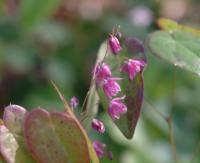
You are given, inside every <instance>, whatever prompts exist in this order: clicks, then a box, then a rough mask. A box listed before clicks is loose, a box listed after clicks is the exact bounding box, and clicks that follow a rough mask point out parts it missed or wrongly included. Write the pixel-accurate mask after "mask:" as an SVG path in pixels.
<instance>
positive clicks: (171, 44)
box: [148, 30, 200, 76]
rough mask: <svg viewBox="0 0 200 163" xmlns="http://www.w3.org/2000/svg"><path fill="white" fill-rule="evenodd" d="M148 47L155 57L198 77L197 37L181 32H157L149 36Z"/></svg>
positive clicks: (199, 52)
mask: <svg viewBox="0 0 200 163" xmlns="http://www.w3.org/2000/svg"><path fill="white" fill-rule="evenodd" d="M148 46H149V48H150V50H151V51H152V53H153V54H154V55H155V56H157V57H160V58H161V59H164V60H166V61H169V62H170V63H172V64H174V65H175V66H178V67H180V68H183V69H186V70H189V71H190V72H193V73H195V74H197V75H198V76H200V37H199V36H196V35H194V34H192V33H189V32H185V31H181V30H176V31H173V32H164V31H158V32H154V33H152V34H151V35H150V36H149V39H148Z"/></svg>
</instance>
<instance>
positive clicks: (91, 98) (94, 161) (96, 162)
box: [51, 81, 99, 163]
mask: <svg viewBox="0 0 200 163" xmlns="http://www.w3.org/2000/svg"><path fill="white" fill-rule="evenodd" d="M51 83H52V85H53V87H54V89H55V90H56V92H57V94H58V95H59V97H60V99H61V101H62V102H63V105H64V108H65V112H66V114H67V115H69V116H70V117H72V118H73V119H74V121H75V122H76V124H77V125H78V126H79V129H80V130H81V132H82V133H83V135H84V139H85V140H86V141H87V148H88V151H89V155H90V161H91V163H99V159H98V157H97V155H96V152H95V150H94V148H93V146H92V143H91V141H90V139H89V137H88V135H87V133H86V131H85V129H84V128H83V127H82V125H81V124H80V122H79V121H78V120H77V118H76V116H75V115H74V113H73V112H72V111H71V108H70V107H69V105H68V102H67V101H66V100H65V98H64V96H63V95H62V93H61V92H60V90H59V88H58V87H57V86H56V84H55V83H54V82H53V81H51ZM92 86H93V87H94V85H92ZM93 89H94V88H92V90H93ZM92 90H91V91H92ZM92 92H93V93H94V94H93V93H92V95H94V96H92V95H91V94H90V95H89V96H88V99H87V102H86V108H87V109H88V108H89V106H91V107H92V106H95V108H96V106H97V105H92V104H93V103H94V102H96V99H97V95H96V94H97V93H96V92H95V91H92ZM87 112H90V111H89V110H87ZM91 112H92V113H90V114H92V115H93V114H94V113H93V111H91Z"/></svg>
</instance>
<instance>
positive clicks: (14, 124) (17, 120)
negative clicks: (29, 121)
mask: <svg viewBox="0 0 200 163" xmlns="http://www.w3.org/2000/svg"><path fill="white" fill-rule="evenodd" d="M25 114H26V109H24V108H23V107H21V106H19V105H9V106H7V107H5V110H4V114H3V121H4V124H5V126H6V127H7V128H8V129H9V131H10V132H11V133H13V134H18V135H22V132H23V131H22V128H23V120H24V115H25Z"/></svg>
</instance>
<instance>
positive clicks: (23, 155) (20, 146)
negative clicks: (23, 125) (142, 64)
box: [0, 125, 35, 163]
mask: <svg viewBox="0 0 200 163" xmlns="http://www.w3.org/2000/svg"><path fill="white" fill-rule="evenodd" d="M16 137H17V138H16ZM0 153H1V155H2V157H3V158H4V159H5V160H6V162H8V163H23V162H26V163H35V161H34V160H33V158H32V157H31V155H30V154H29V152H28V151H27V150H26V146H25V144H24V142H23V138H22V137H20V136H16V135H15V136H14V135H13V134H12V133H11V132H10V131H9V130H8V129H7V128H6V127H5V126H4V125H1V126H0Z"/></svg>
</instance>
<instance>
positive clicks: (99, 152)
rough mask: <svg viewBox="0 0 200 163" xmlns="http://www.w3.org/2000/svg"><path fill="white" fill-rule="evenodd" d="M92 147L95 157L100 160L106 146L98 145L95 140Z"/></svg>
mask: <svg viewBox="0 0 200 163" xmlns="http://www.w3.org/2000/svg"><path fill="white" fill-rule="evenodd" d="M92 145H93V148H94V150H95V151H96V154H97V156H98V157H99V158H101V157H102V156H103V155H104V151H105V148H106V145H105V144H102V143H100V142H99V141H97V140H95V141H94V142H93V144H92Z"/></svg>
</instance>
